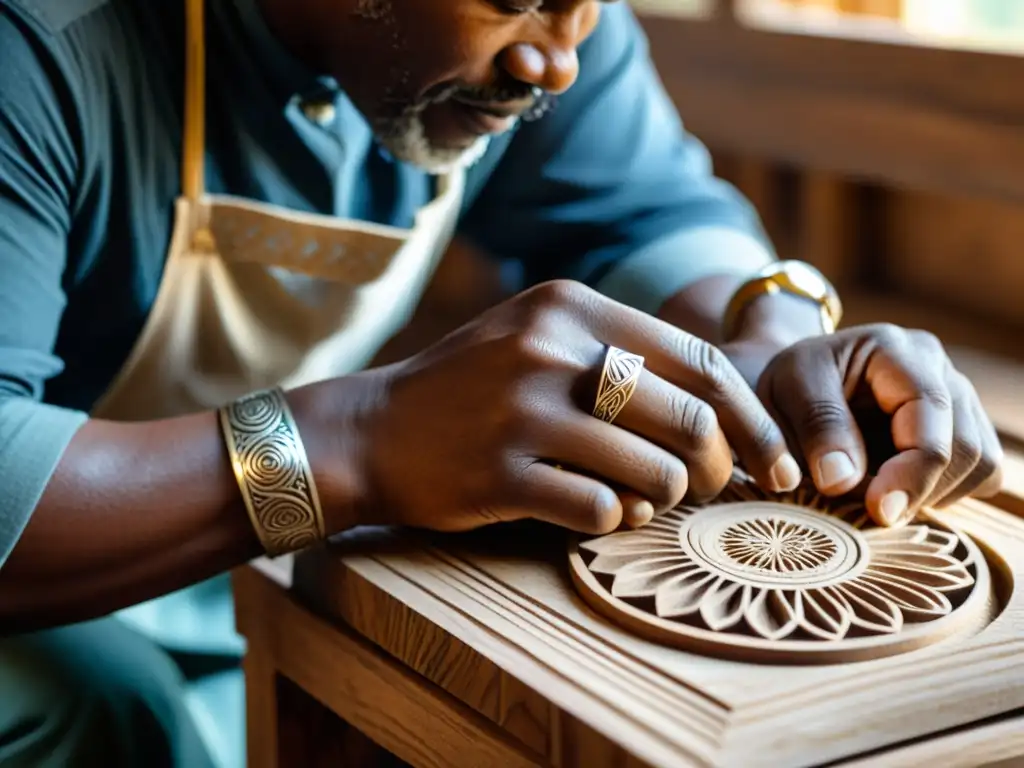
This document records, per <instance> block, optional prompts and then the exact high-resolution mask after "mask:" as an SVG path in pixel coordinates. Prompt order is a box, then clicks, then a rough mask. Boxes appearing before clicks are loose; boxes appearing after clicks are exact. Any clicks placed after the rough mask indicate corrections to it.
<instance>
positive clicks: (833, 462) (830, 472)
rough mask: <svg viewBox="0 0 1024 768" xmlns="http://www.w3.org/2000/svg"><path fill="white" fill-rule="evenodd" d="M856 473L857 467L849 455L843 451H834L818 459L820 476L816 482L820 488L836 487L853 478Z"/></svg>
mask: <svg viewBox="0 0 1024 768" xmlns="http://www.w3.org/2000/svg"><path fill="white" fill-rule="evenodd" d="M856 474H857V468H856V467H854V466H853V462H852V461H850V457H849V456H847V455H846V454H845V453H843V452H842V451H832V453H826V454H825V455H824V456H822V457H821V458H820V459H818V477H817V478H816V479H815V483H816V485H817V486H818V488H819V489H820V490H825V489H826V488H835V487H836V486H837V485H842V484H843V483H845V482H848V481H849V480H851V479H853V476H854V475H856Z"/></svg>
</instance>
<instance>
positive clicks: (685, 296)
mask: <svg viewBox="0 0 1024 768" xmlns="http://www.w3.org/2000/svg"><path fill="white" fill-rule="evenodd" d="M745 279H746V278H743V277H738V276H736V275H713V276H711V277H705V278H703V279H701V280H698V281H697V282H694V283H691V284H690V285H688V286H686V287H685V288H683V289H682V290H681V291H679V292H678V293H677V294H675V295H674V296H673V297H671V298H670V299H668V301H666V302H665V303H664V304H662V306H661V309H660V310H659V311H658V317H659V318H661V319H663V320H666V321H668V322H671V323H673V324H674V325H676V326H678V327H680V328H682V329H683V330H685V331H688V332H690V333H692V334H694V335H695V336H700V337H701V338H702V339H705V340H706V341H709V342H711V343H712V344H722V343H723V342H724V341H725V339H723V338H722V318H723V317H724V315H725V309H726V306H727V305H728V303H729V299H730V298H731V297H732V295H733V293H735V292H736V289H738V288H739V287H740V285H742V284H743V282H744V280H745ZM740 332H741V334H742V335H743V336H744V337H745V338H757V339H759V340H762V341H764V342H766V343H768V344H773V345H776V346H778V347H779V348H780V349H782V348H784V347H787V346H789V345H790V344H794V343H796V342H797V341H800V340H801V339H804V338H807V337H808V336H813V335H816V334H818V333H821V315H820V312H819V311H818V309H817V307H815V306H814V305H813V304H812V303H811V302H809V301H804V300H803V299H800V298H798V297H795V296H790V295H788V294H774V295H769V294H765V295H764V296H761V297H759V298H758V299H756V300H755V301H753V302H751V303H750V305H749V306H748V307H747V308H746V309H745V310H744V312H743V316H742V318H741V324H740Z"/></svg>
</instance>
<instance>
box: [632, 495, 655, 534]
mask: <svg viewBox="0 0 1024 768" xmlns="http://www.w3.org/2000/svg"><path fill="white" fill-rule="evenodd" d="M632 516H633V527H634V528H642V527H643V526H645V525H647V524H648V523H649V522H651V520H653V519H654V505H653V504H651V502H649V501H640V502H637V504H636V506H635V507H633V515H632Z"/></svg>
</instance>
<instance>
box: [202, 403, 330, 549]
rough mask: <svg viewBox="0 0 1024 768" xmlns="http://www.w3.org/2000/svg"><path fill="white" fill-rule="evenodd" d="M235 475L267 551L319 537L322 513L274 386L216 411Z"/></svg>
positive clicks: (301, 544) (294, 432) (303, 454)
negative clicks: (218, 413) (218, 412)
mask: <svg viewBox="0 0 1024 768" xmlns="http://www.w3.org/2000/svg"><path fill="white" fill-rule="evenodd" d="M220 419H221V428H222V430H223V432H224V438H225V442H226V443H227V446H228V450H229V452H230V454H231V463H232V466H233V468H234V472H235V478H236V480H237V481H238V486H239V489H240V490H241V492H242V497H243V499H244V500H245V506H246V509H247V510H248V512H249V517H250V518H251V520H252V523H253V527H254V528H255V529H256V533H257V535H258V536H259V538H260V541H261V542H262V544H263V547H264V549H266V551H267V553H268V554H270V555H278V554H283V553H285V552H293V551H295V550H297V549H302V548H304V547H307V546H309V545H311V544H313V543H315V542H316V541H319V540H321V539H323V538H324V537H325V531H324V520H323V512H322V510H321V508H320V502H319V499H318V497H317V492H316V486H315V485H314V483H313V474H312V470H311V469H310V467H309V462H308V460H307V458H306V452H305V449H304V448H303V446H302V440H301V438H300V437H299V433H298V430H297V428H296V426H295V422H294V420H293V419H292V417H291V413H290V411H289V410H288V404H287V402H286V401H285V399H284V395H283V393H282V392H281V391H280V390H279V389H270V390H265V391H262V392H256V393H253V394H251V395H248V396H246V397H243V398H241V399H239V400H236V401H235V402H233V403H231V404H230V405H227V406H225V407H224V408H222V409H221V410H220Z"/></svg>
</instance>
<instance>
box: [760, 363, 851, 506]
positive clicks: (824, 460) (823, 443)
mask: <svg viewBox="0 0 1024 768" xmlns="http://www.w3.org/2000/svg"><path fill="white" fill-rule="evenodd" d="M761 383H762V386H763V388H764V389H765V390H766V392H765V394H766V395H767V396H768V402H769V403H770V405H771V408H772V410H773V411H774V412H775V414H777V418H778V421H779V423H780V425H783V429H784V430H785V431H786V432H787V433H788V434H789V435H791V436H792V437H793V438H795V439H796V442H797V447H798V448H799V450H800V453H801V454H802V455H803V457H804V461H805V462H806V464H807V468H808V469H809V470H810V473H811V477H812V478H813V479H814V485H815V487H817V489H818V490H819V491H820V492H821V493H824V494H826V495H828V496H839V495H842V494H844V493H848V492H849V491H852V490H853V489H854V488H855V487H857V485H858V484H859V483H860V482H861V480H863V479H864V476H865V474H866V473H867V451H866V449H865V446H864V438H863V436H862V435H861V432H860V428H859V427H858V426H857V422H856V420H855V419H854V417H853V413H852V412H851V411H850V406H849V404H848V403H847V400H846V393H845V391H844V390H843V379H842V376H841V375H840V372H839V368H838V367H837V366H836V363H835V360H834V358H833V356H832V353H831V351H830V350H828V349H824V350H815V349H800V348H794V349H792V350H790V352H789V353H787V354H785V355H784V356H783V357H782V358H779V359H777V360H776V361H775V363H774V364H773V365H772V366H771V367H770V368H769V370H768V371H767V375H766V376H765V377H764V379H763V380H762V382H761Z"/></svg>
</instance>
